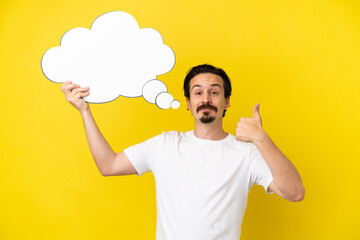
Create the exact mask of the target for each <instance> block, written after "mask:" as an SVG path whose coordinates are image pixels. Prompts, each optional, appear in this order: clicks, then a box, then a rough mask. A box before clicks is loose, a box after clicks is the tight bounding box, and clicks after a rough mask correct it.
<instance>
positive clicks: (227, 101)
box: [225, 97, 230, 110]
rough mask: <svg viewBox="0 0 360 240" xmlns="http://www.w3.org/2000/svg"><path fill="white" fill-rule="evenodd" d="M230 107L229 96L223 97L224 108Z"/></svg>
mask: <svg viewBox="0 0 360 240" xmlns="http://www.w3.org/2000/svg"><path fill="white" fill-rule="evenodd" d="M229 107H230V97H228V98H225V110H226V109H228V108H229Z"/></svg>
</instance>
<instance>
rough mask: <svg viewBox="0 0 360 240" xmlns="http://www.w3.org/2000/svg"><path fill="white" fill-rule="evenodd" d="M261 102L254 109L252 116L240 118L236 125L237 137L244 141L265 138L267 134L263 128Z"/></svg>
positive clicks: (253, 141)
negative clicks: (260, 110)
mask: <svg viewBox="0 0 360 240" xmlns="http://www.w3.org/2000/svg"><path fill="white" fill-rule="evenodd" d="M259 108H260V104H259V103H257V104H256V105H255V107H254V109H253V117H252V118H245V117H242V118H240V121H239V122H238V124H237V127H236V139H237V140H238V141H243V142H252V143H255V142H256V141H261V140H263V138H264V136H266V133H265V131H264V130H263V128H262V120H261V117H260V112H259Z"/></svg>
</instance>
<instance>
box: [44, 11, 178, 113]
mask: <svg viewBox="0 0 360 240" xmlns="http://www.w3.org/2000/svg"><path fill="white" fill-rule="evenodd" d="M174 64H175V54H174V52H173V50H172V49H171V48H170V47H169V46H167V45H165V44H164V43H163V39H162V37H161V35H160V33H159V32H158V31H156V30H155V29H152V28H142V29H140V28H139V25H138V24H137V22H136V20H135V19H134V18H133V17H132V16H131V15H130V14H128V13H126V12H121V11H114V12H108V13H105V14H103V15H101V16H100V17H98V18H97V19H95V21H94V22H93V23H92V25H91V28H90V29H86V28H73V29H71V30H69V31H67V32H66V33H65V34H64V35H63V36H62V38H61V41H60V46H58V47H53V48H50V49H49V50H48V51H46V52H45V54H44V55H43V57H42V60H41V68H42V71H43V73H44V75H45V76H46V77H47V78H48V79H49V80H50V81H52V82H56V83H63V82H66V81H69V80H71V81H72V82H73V83H76V84H79V85H80V86H82V87H85V86H88V87H90V95H89V96H86V97H84V98H83V99H84V100H85V101H86V102H89V103H105V102H111V101H113V100H115V99H116V98H118V97H119V96H124V97H131V98H132V97H140V96H143V97H144V99H145V100H146V101H147V102H149V103H155V104H156V105H157V106H158V107H159V108H161V109H168V108H170V107H172V108H174V109H176V108H178V107H179V106H180V103H179V101H178V100H174V98H173V97H172V95H171V94H169V93H168V90H167V87H166V85H165V84H164V83H163V82H161V81H159V80H157V79H156V77H157V75H161V74H164V73H167V72H169V71H170V70H171V69H172V68H173V67H174Z"/></svg>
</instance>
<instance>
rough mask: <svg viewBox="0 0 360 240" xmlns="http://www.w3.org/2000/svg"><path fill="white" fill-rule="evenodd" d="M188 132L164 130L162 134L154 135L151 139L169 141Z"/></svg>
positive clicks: (179, 137)
mask: <svg viewBox="0 0 360 240" xmlns="http://www.w3.org/2000/svg"><path fill="white" fill-rule="evenodd" d="M184 134H186V133H183V132H178V131H169V132H165V131H164V132H162V133H161V134H159V135H157V136H154V137H152V138H151V139H150V140H151V141H156V142H169V141H171V140H178V139H181V138H182V137H183V135H184Z"/></svg>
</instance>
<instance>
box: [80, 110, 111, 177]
mask: <svg viewBox="0 0 360 240" xmlns="http://www.w3.org/2000/svg"><path fill="white" fill-rule="evenodd" d="M81 116H82V119H83V122H84V127H85V132H86V138H87V141H88V144H89V147H90V151H91V154H92V156H93V158H94V161H95V163H96V166H97V167H98V169H99V171H100V173H101V174H102V175H104V174H105V173H106V171H107V170H108V169H109V168H110V166H111V164H112V161H113V160H114V158H115V155H116V154H115V152H114V151H113V150H112V148H111V147H110V145H109V143H108V142H107V141H106V139H105V138H104V136H103V135H102V133H101V132H100V130H99V128H98V126H97V124H96V122H95V120H94V117H93V115H92V113H91V111H90V108H89V109H88V110H86V111H84V112H82V113H81Z"/></svg>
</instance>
